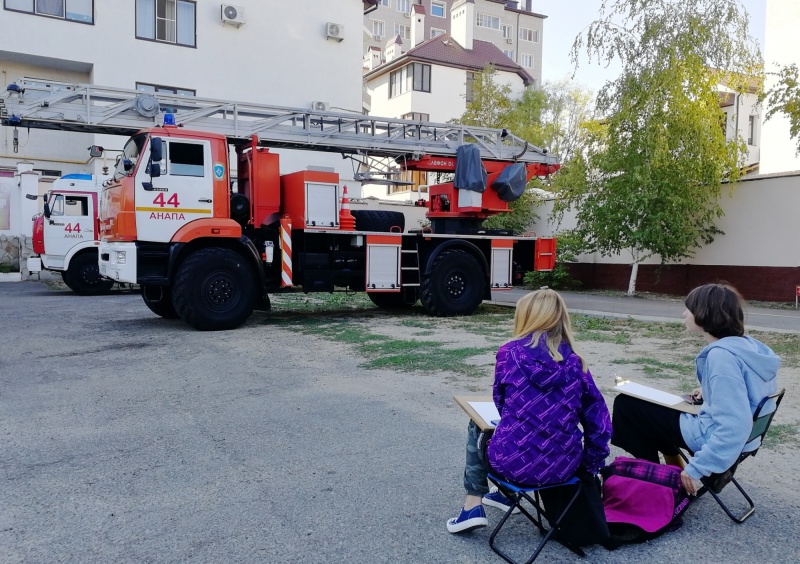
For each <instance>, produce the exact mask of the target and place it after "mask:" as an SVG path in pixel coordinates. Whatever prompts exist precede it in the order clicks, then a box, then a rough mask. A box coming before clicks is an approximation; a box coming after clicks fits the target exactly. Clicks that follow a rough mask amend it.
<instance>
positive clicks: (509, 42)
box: [506, 37, 514, 45]
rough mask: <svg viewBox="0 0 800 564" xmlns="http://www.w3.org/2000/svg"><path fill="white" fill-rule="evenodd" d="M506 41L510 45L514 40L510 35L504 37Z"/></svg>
mask: <svg viewBox="0 0 800 564" xmlns="http://www.w3.org/2000/svg"><path fill="white" fill-rule="evenodd" d="M506 43H508V44H509V45H511V44H512V43H514V40H513V39H511V38H510V37H506Z"/></svg>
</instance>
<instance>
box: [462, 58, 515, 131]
mask: <svg viewBox="0 0 800 564" xmlns="http://www.w3.org/2000/svg"><path fill="white" fill-rule="evenodd" d="M496 76H497V70H496V69H495V68H494V67H493V66H492V65H488V66H487V67H486V68H484V69H483V71H482V72H480V73H476V74H475V78H474V79H473V80H472V85H471V90H472V99H471V100H470V101H469V102H467V109H466V111H465V112H464V115H462V116H461V117H460V118H459V119H456V120H453V122H454V123H460V124H462V125H474V126H478V127H495V128H501V127H504V125H503V116H505V114H506V113H507V112H508V111H509V110H510V109H511V106H512V103H511V87H510V86H509V85H508V84H498V83H497V82H496V80H495V78H496Z"/></svg>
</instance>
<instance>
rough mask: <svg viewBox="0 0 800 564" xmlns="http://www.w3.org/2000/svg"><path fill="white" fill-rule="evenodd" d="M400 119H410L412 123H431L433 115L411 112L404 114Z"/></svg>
mask: <svg viewBox="0 0 800 564" xmlns="http://www.w3.org/2000/svg"><path fill="white" fill-rule="evenodd" d="M400 119H409V120H411V121H431V114H421V113H419V112H411V113H408V114H403V115H402V116H400Z"/></svg>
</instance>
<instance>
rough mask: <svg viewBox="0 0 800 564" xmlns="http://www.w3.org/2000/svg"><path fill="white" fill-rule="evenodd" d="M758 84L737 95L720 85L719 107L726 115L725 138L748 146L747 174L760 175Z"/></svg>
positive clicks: (743, 164)
mask: <svg viewBox="0 0 800 564" xmlns="http://www.w3.org/2000/svg"><path fill="white" fill-rule="evenodd" d="M757 86H758V85H757V84H755V83H753V84H752V85H751V87H750V89H749V91H748V92H743V93H737V92H735V91H734V90H732V89H730V88H728V87H727V86H725V85H723V84H720V85H718V90H719V105H720V108H721V109H722V111H723V113H724V114H725V121H724V128H725V138H726V139H727V140H728V141H732V140H734V139H741V140H743V141H744V142H745V144H746V145H747V155H746V156H745V158H744V162H743V163H742V168H743V169H744V171H745V173H747V174H750V173H756V174H757V173H759V172H760V161H761V135H760V133H761V132H760V130H761V116H762V111H761V103H760V102H759V100H758V94H757Z"/></svg>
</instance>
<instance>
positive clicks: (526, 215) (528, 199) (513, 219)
mask: <svg viewBox="0 0 800 564" xmlns="http://www.w3.org/2000/svg"><path fill="white" fill-rule="evenodd" d="M538 205H539V198H538V196H536V194H535V193H534V192H533V191H532V190H530V189H528V190H525V192H523V193H522V196H520V197H519V198H518V199H517V200H515V201H513V202H511V203H510V204H509V205H508V207H509V209H510V210H511V211H510V212H508V213H501V214H498V215H495V216H492V217H490V218H488V219H486V220H484V222H483V227H484V228H486V229H509V230H511V231H512V232H513V233H514V234H519V233H522V232H524V231H526V230H528V229H529V228H530V226H531V225H532V224H533V223H534V222H535V221H536V220H537V219H539V214H537V213H536V207H537V206H538Z"/></svg>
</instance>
